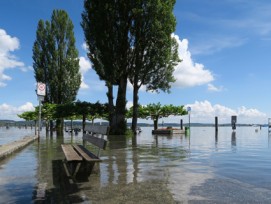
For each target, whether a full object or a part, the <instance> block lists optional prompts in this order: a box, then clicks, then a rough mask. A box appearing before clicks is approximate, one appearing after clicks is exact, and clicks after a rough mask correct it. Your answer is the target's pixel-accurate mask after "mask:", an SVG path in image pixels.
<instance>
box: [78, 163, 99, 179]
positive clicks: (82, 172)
mask: <svg viewBox="0 0 271 204" xmlns="http://www.w3.org/2000/svg"><path fill="white" fill-rule="evenodd" d="M94 164H95V162H86V161H83V162H82V163H81V164H80V167H79V169H78V171H77V172H76V175H75V179H76V180H77V181H87V180H88V177H89V176H90V174H91V172H92V169H93V167H94Z"/></svg>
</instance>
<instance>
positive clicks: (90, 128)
mask: <svg viewBox="0 0 271 204" xmlns="http://www.w3.org/2000/svg"><path fill="white" fill-rule="evenodd" d="M85 131H86V132H89V133H96V134H102V135H108V134H109V126H104V125H87V126H86V127H85Z"/></svg>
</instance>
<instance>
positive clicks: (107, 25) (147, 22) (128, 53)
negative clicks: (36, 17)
mask: <svg viewBox="0 0 271 204" xmlns="http://www.w3.org/2000/svg"><path fill="white" fill-rule="evenodd" d="M174 3H175V0H169V1H162V0H148V1H146V0H133V1H127V0H114V1H112V0H85V2H84V8H85V10H84V12H83V13H82V19H83V20H82V23H81V25H82V27H83V30H84V33H85V39H86V43H87V45H88V49H89V52H88V56H89V58H90V60H91V62H92V63H93V68H94V70H95V71H96V73H97V74H98V75H99V77H100V79H102V80H104V81H105V82H106V86H107V87H108V93H107V96H108V104H109V122H110V126H111V131H113V133H117V134H122V133H124V131H125V129H126V122H125V112H126V108H125V107H126V87H127V80H128V78H130V80H131V82H132V84H133V85H134V89H135V92H134V100H135V101H136V102H135V103H136V104H137V101H138V96H137V95H138V90H139V88H140V86H141V85H142V84H144V85H147V88H148V89H151V90H157V89H161V90H168V89H169V87H170V85H169V84H170V82H173V81H174V78H173V76H172V72H173V66H174V63H175V62H176V61H177V59H178V57H177V55H176V50H177V49H176V42H175V41H174V40H173V39H172V38H171V34H172V32H173V31H174V29H175V24H176V22H175V18H174V16H173V14H172V9H173V6H174ZM114 85H116V86H117V87H118V93H117V98H116V105H115V106H114V102H113V101H114V100H113V99H114V96H113V86H114ZM135 107H137V105H136V106H135ZM136 112H137V111H136V110H135V113H136ZM134 117H135V118H136V117H137V115H135V116H134ZM135 123H136V120H135Z"/></svg>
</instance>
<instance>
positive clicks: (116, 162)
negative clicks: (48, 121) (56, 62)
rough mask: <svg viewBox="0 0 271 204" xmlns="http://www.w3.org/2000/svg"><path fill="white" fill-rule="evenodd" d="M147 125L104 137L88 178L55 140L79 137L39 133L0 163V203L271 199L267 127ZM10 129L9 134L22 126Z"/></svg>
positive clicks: (270, 145) (270, 150)
mask: <svg viewBox="0 0 271 204" xmlns="http://www.w3.org/2000/svg"><path fill="white" fill-rule="evenodd" d="M151 129H152V128H142V130H143V131H142V132H141V133H140V134H139V135H138V136H137V137H136V138H126V137H121V136H109V137H108V138H107V140H108V146H107V149H106V150H104V151H101V159H102V160H103V161H102V162H101V163H99V164H95V169H94V172H93V173H92V174H91V175H90V176H89V177H83V178H77V179H73V180H72V179H70V178H68V177H67V175H66V173H65V171H64V166H63V162H62V160H63V158H64V155H63V153H62V151H61V147H60V144H62V143H78V144H81V143H82V139H81V138H82V135H81V134H79V135H77V136H75V135H74V136H71V135H70V134H68V133H66V135H65V136H64V137H63V138H57V137H56V136H53V137H46V136H44V135H42V136H41V138H40V140H39V142H38V141H36V142H34V143H33V144H31V145H29V146H28V147H27V148H25V149H24V150H22V151H20V152H18V153H16V154H14V155H12V156H11V157H9V158H8V159H5V160H2V161H0V195H1V201H0V202H3V203H31V202H37V203H138V202H140V203H271V154H270V153H271V136H269V135H268V129H267V128H262V129H259V128H255V127H238V128H237V130H236V132H232V130H231V128H229V127H220V128H219V130H218V134H217V135H216V134H215V130H214V128H211V127H192V128H191V132H190V136H185V135H172V136H157V135H152V134H151ZM9 131H10V129H9V130H5V131H4V132H5V135H8V137H10V138H12V135H14V134H16V131H18V132H19V131H20V132H21V131H22V129H20V130H19V129H17V130H16V129H14V130H13V131H11V132H10V134H12V135H9ZM26 131H27V132H26V134H27V135H29V133H31V132H29V131H32V132H33V134H34V130H26ZM1 134H2V132H1ZM20 134H21V133H20ZM0 137H3V136H0ZM5 137H7V136H5ZM88 148H89V149H92V151H94V152H95V151H96V149H93V147H92V146H91V145H90V146H88Z"/></svg>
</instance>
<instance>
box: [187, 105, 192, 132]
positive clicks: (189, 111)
mask: <svg viewBox="0 0 271 204" xmlns="http://www.w3.org/2000/svg"><path fill="white" fill-rule="evenodd" d="M186 110H187V112H188V121H189V129H190V113H191V107H190V106H188V107H187V109H186Z"/></svg>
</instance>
